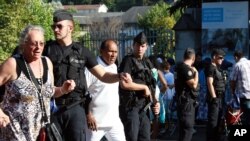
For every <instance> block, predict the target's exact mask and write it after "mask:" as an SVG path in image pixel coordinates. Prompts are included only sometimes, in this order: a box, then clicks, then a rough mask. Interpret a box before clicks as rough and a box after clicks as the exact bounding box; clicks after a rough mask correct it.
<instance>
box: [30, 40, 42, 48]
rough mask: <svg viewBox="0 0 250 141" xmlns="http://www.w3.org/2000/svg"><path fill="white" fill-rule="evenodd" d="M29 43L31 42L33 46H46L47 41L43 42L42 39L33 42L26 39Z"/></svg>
mask: <svg viewBox="0 0 250 141" xmlns="http://www.w3.org/2000/svg"><path fill="white" fill-rule="evenodd" d="M26 42H27V43H29V44H30V46H32V47H37V46H41V47H44V46H45V42H42V41H40V42H39V41H35V42H32V41H29V40H28V41H26Z"/></svg>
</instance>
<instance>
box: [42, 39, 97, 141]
mask: <svg viewBox="0 0 250 141" xmlns="http://www.w3.org/2000/svg"><path fill="white" fill-rule="evenodd" d="M44 55H45V56H48V57H49V58H50V59H51V61H52V63H53V67H54V77H55V86H62V84H63V82H64V81H65V80H69V79H73V80H74V81H75V83H76V87H75V89H74V91H72V92H70V93H69V94H65V95H63V96H61V97H59V98H56V104H57V106H59V108H61V109H63V108H64V107H66V106H69V105H71V104H73V103H75V102H77V101H79V100H81V99H82V98H83V96H84V94H85V91H86V79H85V75H84V69H85V67H87V68H89V69H91V68H92V67H94V66H96V65H97V64H98V63H97V61H96V59H95V56H94V55H93V54H92V53H91V52H90V51H89V50H87V49H86V48H84V47H82V46H81V45H80V44H79V43H75V42H73V43H72V44H71V45H70V46H67V47H61V46H60V45H59V44H58V43H57V42H56V41H51V42H48V43H47V44H46V47H45V49H44ZM55 121H56V122H58V123H59V125H60V127H61V130H62V135H63V136H64V138H65V140H66V141H85V134H84V125H85V121H86V119H85V111H84V108H83V107H82V106H81V105H80V104H78V105H76V106H74V107H72V108H70V109H68V110H59V112H57V113H56V114H55Z"/></svg>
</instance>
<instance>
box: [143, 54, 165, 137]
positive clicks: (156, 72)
mask: <svg viewBox="0 0 250 141" xmlns="http://www.w3.org/2000/svg"><path fill="white" fill-rule="evenodd" d="M148 58H149V60H150V62H151V63H152V65H153V69H152V73H153V77H154V79H155V81H156V87H155V96H156V98H157V100H158V101H159V102H160V100H161V99H160V98H161V96H162V93H165V92H166V90H167V87H168V86H167V82H166V80H165V78H164V75H163V72H162V63H160V62H159V59H157V57H156V56H154V55H151V56H149V57H148ZM160 104H161V102H160ZM161 106H162V107H163V105H160V107H161ZM162 107H161V108H162ZM161 108H160V110H161ZM160 114H161V113H160ZM164 114H165V112H164ZM160 117H161V115H159V117H158V118H157V117H154V118H152V119H151V120H152V126H151V128H152V134H151V139H156V138H157V137H158V135H159V128H160V123H161V121H159V119H160ZM156 118H157V119H156Z"/></svg>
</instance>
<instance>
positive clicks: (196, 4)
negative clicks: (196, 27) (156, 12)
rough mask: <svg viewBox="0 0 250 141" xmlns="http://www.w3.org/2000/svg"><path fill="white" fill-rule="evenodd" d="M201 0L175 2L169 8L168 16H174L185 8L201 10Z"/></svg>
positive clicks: (179, 0)
mask: <svg viewBox="0 0 250 141" xmlns="http://www.w3.org/2000/svg"><path fill="white" fill-rule="evenodd" d="M201 4H202V0H177V2H175V4H174V5H173V6H171V7H170V8H169V12H170V14H171V15H172V14H174V13H176V12H177V11H181V12H182V13H183V12H184V10H185V9H186V8H201Z"/></svg>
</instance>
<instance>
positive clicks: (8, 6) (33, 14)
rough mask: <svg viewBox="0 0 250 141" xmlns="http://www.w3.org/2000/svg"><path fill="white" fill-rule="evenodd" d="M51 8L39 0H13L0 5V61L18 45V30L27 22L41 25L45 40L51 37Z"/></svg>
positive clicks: (27, 23)
mask: <svg viewBox="0 0 250 141" xmlns="http://www.w3.org/2000/svg"><path fill="white" fill-rule="evenodd" d="M52 12H53V8H52V6H51V5H50V4H46V3H43V2H42V1H41V0H32V1H31V0H15V1H8V2H6V3H5V4H1V5H0V47H1V49H0V54H1V57H0V62H2V61H3V60H5V59H6V58H7V57H8V56H10V54H11V53H12V51H13V49H14V48H15V47H16V46H18V40H19V34H20V32H21V31H22V30H23V29H24V28H25V27H26V26H27V25H29V24H33V25H41V26H42V27H43V28H44V29H45V38H46V40H48V39H51V38H52V37H53V33H52V30H51V28H50V25H51V24H52Z"/></svg>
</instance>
